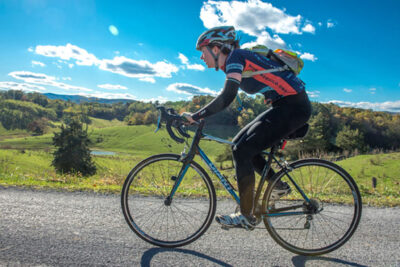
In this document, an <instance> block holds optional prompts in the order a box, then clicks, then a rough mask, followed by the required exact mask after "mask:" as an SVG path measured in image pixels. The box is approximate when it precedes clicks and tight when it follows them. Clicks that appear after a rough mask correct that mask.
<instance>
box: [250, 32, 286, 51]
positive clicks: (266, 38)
mask: <svg viewBox="0 0 400 267" xmlns="http://www.w3.org/2000/svg"><path fill="white" fill-rule="evenodd" d="M257 44H263V45H266V46H267V47H269V48H271V49H276V48H282V47H286V43H285V41H283V40H282V38H281V37H279V35H277V34H275V35H274V36H273V37H271V35H270V34H269V33H268V32H266V31H264V32H261V33H260V34H259V36H257V39H256V41H254V42H248V43H245V44H243V45H242V47H243V48H249V47H252V46H255V45H257Z"/></svg>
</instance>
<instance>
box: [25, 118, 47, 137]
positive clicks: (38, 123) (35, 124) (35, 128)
mask: <svg viewBox="0 0 400 267" xmlns="http://www.w3.org/2000/svg"><path fill="white" fill-rule="evenodd" d="M47 124H48V120H47V119H46V118H44V117H43V118H40V119H36V120H34V121H32V122H31V123H29V124H28V130H29V131H31V132H33V133H34V135H42V134H43V133H44V131H45V129H46V126H47Z"/></svg>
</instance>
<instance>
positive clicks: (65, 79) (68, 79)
mask: <svg viewBox="0 0 400 267" xmlns="http://www.w3.org/2000/svg"><path fill="white" fill-rule="evenodd" d="M61 80H63V81H71V80H72V79H71V77H62V78H61Z"/></svg>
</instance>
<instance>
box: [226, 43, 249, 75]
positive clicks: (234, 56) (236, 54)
mask: <svg viewBox="0 0 400 267" xmlns="http://www.w3.org/2000/svg"><path fill="white" fill-rule="evenodd" d="M245 64H246V63H245V60H244V58H243V56H242V55H241V54H240V50H239V49H237V50H233V52H232V53H231V54H230V55H229V56H228V58H227V59H226V63H225V73H226V74H229V73H240V74H242V72H243V69H244V66H245Z"/></svg>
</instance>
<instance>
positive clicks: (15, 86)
mask: <svg viewBox="0 0 400 267" xmlns="http://www.w3.org/2000/svg"><path fill="white" fill-rule="evenodd" d="M0 89H3V90H22V91H28V92H40V91H44V90H46V88H44V87H43V86H39V85H33V84H29V83H16V82H0Z"/></svg>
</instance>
